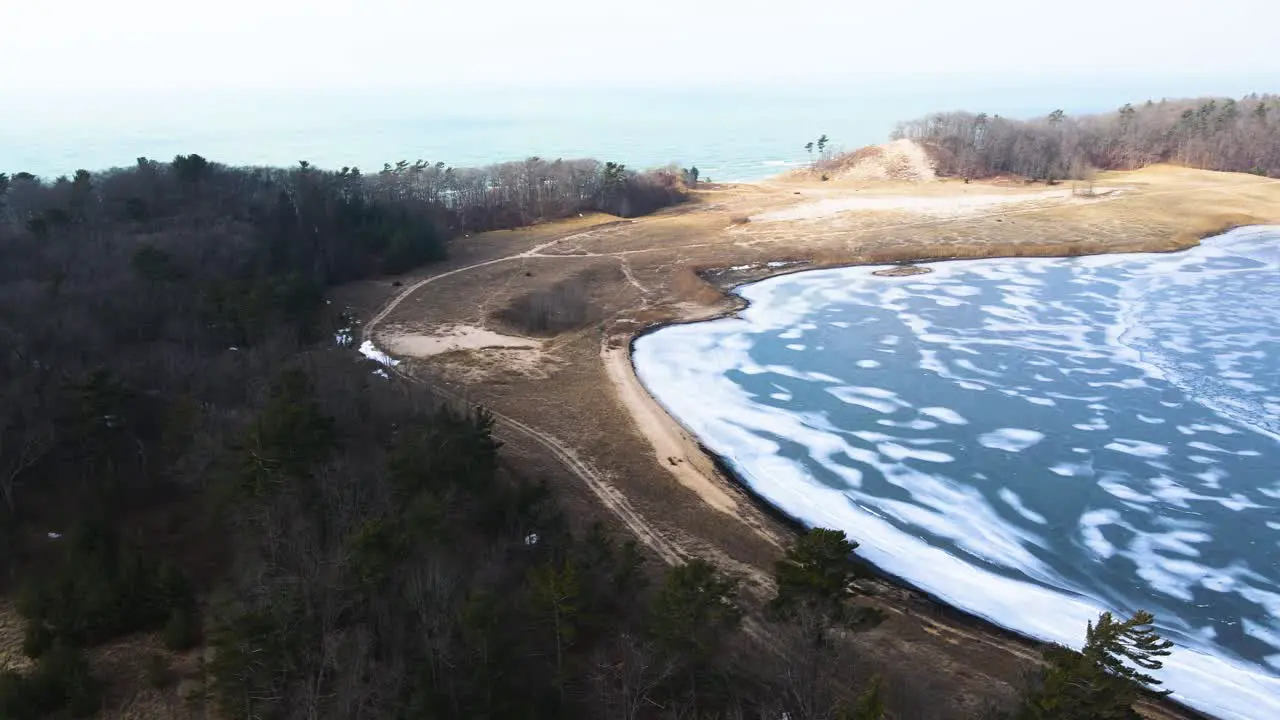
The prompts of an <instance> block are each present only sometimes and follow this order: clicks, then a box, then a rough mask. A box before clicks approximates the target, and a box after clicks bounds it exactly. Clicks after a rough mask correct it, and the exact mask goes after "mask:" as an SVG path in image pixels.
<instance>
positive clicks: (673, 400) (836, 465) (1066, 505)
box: [635, 228, 1280, 718]
mask: <svg viewBox="0 0 1280 720" xmlns="http://www.w3.org/2000/svg"><path fill="white" fill-rule="evenodd" d="M933 268H934V272H932V273H930V274H927V275H920V276H913V277H899V278H889V277H876V276H873V275H871V272H872V271H873V270H874V269H875V268H867V267H861V268H846V269H839V270H828V271H812V272H805V273H799V274H795V275H789V276H784V277H779V278H774V279H771V280H766V281H764V282H761V283H757V284H754V285H751V286H747V287H745V288H743V289H741V290H740V292H741V294H742V295H743V296H744V297H746V298H747V299H748V300H749V301H750V302H751V303H752V305H751V307H750V308H748V309H747V310H746V311H744V312H743V313H742V315H741V317H739V318H727V319H722V320H716V321H712V322H708V323H702V324H698V325H687V326H674V327H670V328H666V329H663V330H661V331H658V332H656V333H653V334H651V335H648V336H645V337H643V338H641V339H640V340H638V341H637V343H636V348H635V361H636V367H637V370H638V372H639V374H640V376H641V379H642V380H643V381H644V382H645V384H646V386H647V387H648V388H649V389H650V391H651V392H653V393H654V395H655V396H656V397H657V398H658V399H659V400H660V401H661V402H662V403H663V404H664V405H666V407H667V408H668V409H669V410H670V411H671V412H672V414H673V415H674V416H675V417H677V418H678V419H679V420H681V421H682V422H683V423H685V424H686V425H687V426H688V427H689V428H690V429H691V430H692V431H694V432H695V433H697V434H698V435H699V437H700V438H701V439H702V440H703V441H704V442H705V443H706V444H707V445H708V446H709V447H710V448H712V449H713V450H715V451H716V452H719V453H721V454H722V455H723V456H724V457H725V458H726V459H727V460H728V461H729V462H730V463H731V464H732V465H733V466H734V467H735V468H736V469H737V470H738V471H739V472H741V473H742V475H743V477H744V480H745V481H746V482H748V483H749V484H751V485H752V486H753V487H754V488H755V489H756V490H757V491H758V492H759V493H760V494H761V495H762V496H763V497H765V498H766V499H767V500H769V501H770V502H771V503H774V504H775V505H777V506H778V507H780V508H781V509H782V510H784V511H786V512H788V513H789V514H791V515H793V516H796V517H798V518H800V519H801V520H803V521H805V522H807V523H810V524H815V525H827V526H836V527H841V528H842V529H845V530H846V531H847V532H848V533H849V534H850V535H851V536H852V537H853V538H854V539H857V540H859V541H860V542H861V543H862V553H863V554H864V555H865V556H867V557H868V558H869V559H871V560H872V561H874V562H876V563H878V564H880V565H881V566H883V567H884V568H885V569H887V570H889V571H891V572H893V573H895V574H898V575H900V576H902V577H904V578H906V579H907V580H909V581H911V582H913V583H916V584H918V585H920V586H922V587H924V588H925V589H928V590H930V591H932V592H935V593H936V594H938V595H939V596H941V597H943V598H944V599H947V600H948V601H950V602H952V603H954V604H956V605H958V606H960V607H963V608H965V609H968V610H970V611H973V612H975V613H978V614H980V615H983V616H986V617H988V618H990V619H992V620H994V621H996V622H998V623H1001V624H1003V625H1006V626H1008V627H1011V628H1013V629H1016V630H1020V631H1023V632H1027V633H1030V634H1032V635H1036V636H1038V637H1042V638H1045V639H1049V640H1054V641H1058V642H1063V643H1068V644H1078V643H1079V642H1081V641H1082V639H1083V634H1084V624H1085V622H1087V620H1088V619H1090V617H1092V616H1093V615H1095V614H1096V612H1098V611H1100V610H1102V609H1110V610H1116V611H1119V612H1128V611H1132V610H1134V609H1137V608H1145V609H1148V610H1151V611H1152V612H1154V613H1155V614H1156V615H1157V617H1158V618H1159V621H1160V627H1161V630H1162V631H1163V632H1164V633H1165V634H1166V635H1167V636H1168V637H1170V638H1171V639H1173V640H1174V641H1175V642H1177V643H1178V651H1177V652H1176V653H1175V655H1174V657H1172V658H1171V659H1170V661H1169V662H1168V664H1167V667H1166V669H1165V671H1164V672H1163V677H1164V678H1165V680H1166V681H1167V683H1168V685H1169V686H1170V687H1171V688H1172V689H1174V690H1175V692H1176V693H1177V695H1178V696H1179V697H1180V698H1182V699H1183V700H1185V701H1187V702H1189V703H1190V704H1192V705H1195V706H1197V707H1201V708H1203V709H1206V710H1209V711H1211V712H1214V713H1215V714H1219V715H1221V716H1223V717H1241V718H1246V717H1280V473H1278V472H1277V468H1280V228H1247V229H1242V230H1238V231H1234V232H1232V233H1229V234H1227V235H1225V236H1222V237H1219V238H1213V239H1211V240H1209V241H1206V243H1205V245H1204V246H1202V247H1200V248H1196V249H1193V250H1190V251H1187V252H1183V253H1176V254H1169V255H1118V256H1105V257H1098V258H1074V259H1047V260H1046V259H1040V260H1028V259H1016V260H983V261H957V262H950V263H941V264H936V265H934V266H933Z"/></svg>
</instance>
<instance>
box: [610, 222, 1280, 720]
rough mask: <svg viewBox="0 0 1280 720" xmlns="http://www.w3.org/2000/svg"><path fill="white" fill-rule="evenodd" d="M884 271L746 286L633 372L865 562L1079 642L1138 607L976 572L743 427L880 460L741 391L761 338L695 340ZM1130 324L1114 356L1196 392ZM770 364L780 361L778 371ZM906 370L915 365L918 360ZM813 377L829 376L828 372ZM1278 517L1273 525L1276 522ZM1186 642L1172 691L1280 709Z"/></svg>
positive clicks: (825, 455) (967, 605)
mask: <svg viewBox="0 0 1280 720" xmlns="http://www.w3.org/2000/svg"><path fill="white" fill-rule="evenodd" d="M1277 231H1280V228H1275V227H1267V228H1245V229H1241V230H1237V231H1233V232H1232V233H1228V234H1226V235H1224V236H1220V237H1219V238H1215V239H1211V240H1209V241H1206V244H1205V245H1204V246H1202V247H1200V248H1194V249H1192V250H1188V251H1185V252H1183V253H1178V254H1174V255H1109V256H1094V257H1087V258H1075V259H1072V262H1076V263H1079V264H1080V265H1081V266H1085V267H1095V268H1096V267H1103V266H1107V265H1110V264H1115V263H1122V262H1133V261H1135V259H1140V260H1142V261H1143V262H1149V263H1150V264H1151V265H1152V266H1153V267H1154V268H1156V269H1157V270H1159V271H1162V272H1169V273H1176V272H1177V270H1178V267H1179V264H1180V263H1184V262H1191V261H1203V260H1205V259H1206V258H1208V259H1212V258H1214V257H1215V256H1216V254H1220V253H1223V252H1225V251H1224V249H1223V248H1224V247H1225V246H1227V245H1230V244H1232V243H1238V242H1248V241H1249V240H1250V239H1251V238H1257V237H1259V236H1263V235H1267V236H1270V237H1272V238H1274V237H1275V234H1276V233H1277ZM1061 262H1064V261H1063V260H1062V259H1016V260H1007V259H1006V260H975V261H952V262H948V263H940V264H937V265H935V266H933V267H934V268H935V269H936V271H937V272H938V273H943V274H945V273H948V272H958V271H961V269H963V270H971V269H973V268H975V267H982V266H983V264H984V263H986V264H987V266H991V265H992V264H996V263H1001V264H1010V263H1019V264H1025V265H1023V266H1025V267H1033V266H1043V265H1044V264H1049V263H1061ZM1272 262H1274V261H1272ZM876 269H879V268H877V267H872V266H861V267H856V268H847V269H843V270H815V271H810V272H804V273H799V274H795V275H787V276H783V277H778V278H772V279H769V280H765V281H762V282H760V283H756V284H753V285H749V286H746V287H744V288H740V289H739V291H738V292H739V294H740V295H742V296H743V297H744V298H746V299H747V300H748V301H750V302H751V306H750V307H749V308H748V309H747V310H745V311H744V312H743V313H742V314H741V316H740V317H737V318H722V319H719V320H712V321H709V322H706V323H698V324H693V325H675V326H670V327H667V328H663V329H661V330H658V331H656V332H654V333H650V334H648V335H645V336H642V337H640V338H638V339H637V340H636V342H635V346H634V362H635V369H636V373H637V375H638V376H639V377H640V379H641V381H642V382H643V383H644V385H645V387H646V388H647V389H648V390H649V392H650V393H651V394H652V395H653V396H654V397H655V398H656V399H657V400H658V401H659V402H660V403H662V405H663V406H664V407H666V409H667V410H668V412H669V413H670V414H671V415H672V416H673V417H675V418H676V419H677V420H678V421H680V422H681V423H682V424H683V425H684V426H685V427H686V428H687V429H688V430H690V431H691V432H692V433H693V434H695V435H696V436H697V437H698V438H699V439H700V440H701V441H702V442H703V443H704V444H705V446H706V447H708V448H709V449H710V450H711V451H712V452H715V453H716V454H718V455H719V456H721V457H722V458H723V459H724V460H725V461H726V462H727V463H728V464H729V466H731V467H732V468H733V469H734V470H735V472H737V473H738V475H739V476H740V477H741V479H742V481H743V482H744V483H745V484H747V485H748V486H750V487H751V488H752V490H753V491H754V492H756V493H757V494H759V495H760V496H761V497H763V498H764V499H766V500H767V501H768V502H769V503H770V504H772V505H774V506H775V507H777V508H778V509H780V510H781V511H783V512H784V513H786V514H788V515H790V516H792V517H794V518H796V519H798V520H800V521H801V522H803V523H804V524H806V525H809V526H826V527H835V528H840V529H844V530H846V531H847V532H848V533H849V534H850V536H851V537H852V538H853V539H855V540H857V541H858V542H859V543H861V547H860V549H859V554H860V555H861V556H862V557H864V558H866V559H867V560H869V561H871V562H873V563H875V564H876V565H877V566H879V567H880V568H882V569H884V570H885V571H887V572H889V573H891V574H893V575H896V576H899V577H901V578H903V579H904V580H906V581H908V582H910V583H911V584H913V585H916V586H918V587H920V588H921V589H922V590H924V591H926V592H929V593H931V594H933V595H935V596H936V597H938V598H940V599H941V600H943V601H945V602H948V603H950V604H952V605H954V606H956V607H958V608H960V609H963V610H965V611H968V612H970V613H973V614H975V615H977V616H979V617H982V618H984V619H987V620H989V621H991V622H993V623H995V624H997V625H1000V626H1003V627H1006V628H1009V629H1011V630H1014V631H1017V632H1020V633H1024V634H1027V635H1030V636H1033V637H1036V638H1039V639H1042V640H1047V641H1052V642H1057V643H1061V644H1064V645H1069V646H1075V647H1078V646H1079V645H1080V644H1081V642H1082V641H1083V636H1084V629H1085V626H1086V623H1088V622H1089V621H1090V620H1093V619H1095V618H1096V617H1097V615H1098V613H1099V612H1101V611H1103V610H1114V611H1125V610H1132V609H1133V608H1115V607H1105V606H1104V604H1103V603H1102V602H1100V601H1099V600H1097V599H1094V598H1090V597H1087V596H1086V595H1084V594H1081V593H1078V592H1076V591H1075V590H1074V589H1069V588H1067V587H1063V588H1062V589H1050V588H1048V587H1044V586H1042V585H1037V584H1035V583H1032V582H1026V581H1023V580H1019V579H1015V578H1010V577H1005V576H1002V575H999V574H997V573H995V572H992V571H990V570H987V569H984V568H981V567H977V566H975V565H973V564H971V563H969V562H966V561H964V560H962V559H960V558H958V557H956V556H953V555H951V554H949V553H948V552H946V551H944V550H943V549H941V548H937V547H934V546H931V545H929V544H928V543H926V542H925V541H923V540H921V539H920V538H918V537H916V536H915V535H912V534H910V533H908V532H905V531H903V530H901V529H899V528H897V527H895V526H894V525H893V524H892V523H890V522H889V521H888V520H887V519H885V518H884V517H882V516H880V515H879V514H877V512H876V511H875V510H874V509H871V508H868V507H864V506H862V505H859V504H858V503H856V502H854V501H853V500H852V499H851V498H850V497H849V496H848V495H846V493H845V492H843V491H841V490H838V489H835V488H832V487H829V486H827V485H824V484H822V483H821V482H819V481H818V480H817V479H816V478H814V477H813V476H812V475H811V474H810V473H809V471H808V470H806V469H805V467H804V465H803V464H802V463H801V462H799V461H797V460H793V459H790V458H787V457H784V456H782V455H780V454H779V453H778V452H777V450H778V447H777V446H776V444H775V443H773V442H771V441H769V440H767V439H766V438H763V437H761V436H760V435H759V434H756V433H753V432H751V430H749V429H746V428H751V429H760V430H763V431H764V432H767V433H768V434H771V435H774V436H776V437H779V438H785V439H787V440H788V441H790V442H795V443H798V444H800V445H801V446H803V447H804V448H806V450H807V452H808V454H809V455H810V457H811V458H812V459H813V460H814V461H816V462H819V463H821V464H822V465H823V466H824V468H825V469H827V470H831V471H832V472H834V473H835V474H837V475H844V476H847V475H849V474H850V473H856V471H854V470H852V469H851V468H850V467H848V466H846V465H843V464H838V463H834V462H830V458H832V457H833V456H834V455H837V454H840V453H848V454H849V455H850V456H852V457H854V459H855V460H858V461H859V462H863V463H867V464H871V465H874V464H875V463H876V462H877V459H876V458H875V457H869V456H867V454H865V453H862V454H859V453H857V452H856V451H855V452H849V451H850V447H849V446H848V444H847V443H846V442H845V441H844V440H843V439H842V438H840V437H839V436H838V435H836V434H834V433H830V432H826V431H824V428H823V423H824V422H825V419H824V418H821V417H813V416H812V415H810V416H804V415H803V414H800V413H792V412H786V411H779V410H777V409H775V408H771V407H768V406H765V405H762V404H760V403H758V402H757V401H756V400H754V399H753V398H752V397H751V396H750V395H749V394H748V393H747V392H746V391H745V390H744V389H743V388H741V387H740V386H738V385H737V384H736V383H734V382H733V381H732V380H730V379H728V378H726V377H725V376H724V371H725V370H730V369H738V370H743V371H744V372H747V371H750V368H749V367H748V366H750V365H751V364H753V363H752V361H751V360H750V359H749V357H748V354H747V351H748V350H749V349H750V343H737V344H736V345H735V344H732V343H730V344H724V343H722V344H720V345H717V346H716V347H715V348H714V351H712V352H708V347H705V346H704V345H705V343H701V344H700V343H699V342H698V341H697V339H698V338H699V336H704V335H706V334H709V333H715V332H718V331H723V330H724V329H725V328H734V327H736V328H745V327H748V326H751V325H752V324H753V323H757V324H762V325H768V326H769V327H770V328H771V329H777V328H782V327H786V326H787V323H789V322H794V321H795V319H796V318H797V317H799V316H800V315H801V314H803V312H804V310H806V309H807V308H805V307H797V306H795V303H790V306H788V305H789V304H788V303H780V302H771V301H776V300H777V298H773V297H771V296H772V295H773V290H775V289H776V288H777V287H779V286H781V285H782V284H784V283H804V282H806V277H807V276H813V275H817V274H820V273H822V274H832V273H834V274H841V273H843V274H844V275H842V276H841V277H842V279H843V280H844V281H846V282H849V283H854V282H881V283H884V282H893V281H891V280H890V281H887V280H885V279H880V278H871V276H870V274H869V273H870V272H871V271H874V270H876ZM899 282H901V281H899ZM907 282H910V280H907ZM884 287H889V286H888V285H885V286H884ZM1125 323H1126V316H1125V315H1124V314H1123V313H1122V316H1121V317H1120V318H1119V319H1118V322H1117V324H1116V326H1115V327H1112V328H1108V330H1107V333H1106V337H1107V343H1108V344H1109V345H1111V346H1112V347H1111V348H1110V350H1111V351H1112V353H1113V355H1114V357H1115V358H1116V360H1117V361H1123V362H1125V363H1127V364H1129V365H1132V366H1138V367H1141V368H1143V369H1144V371H1145V372H1146V373H1147V375H1148V376H1149V377H1152V378H1159V379H1161V380H1164V381H1166V382H1169V383H1171V384H1173V385H1175V386H1179V387H1180V388H1181V389H1183V390H1184V391H1185V390H1186V388H1185V387H1182V386H1180V385H1179V379H1178V378H1176V377H1170V373H1169V371H1168V369H1167V368H1165V367H1161V366H1159V365H1157V364H1154V363H1153V362H1151V359H1150V358H1144V357H1143V352H1142V351H1139V350H1136V349H1134V348H1133V347H1131V346H1128V345H1126V344H1125V335H1126V334H1128V333H1130V332H1131V331H1132V327H1131V326H1128V325H1126V324H1125ZM721 334H722V335H728V334H731V333H728V332H722V333H721ZM798 347H801V348H803V346H798ZM860 367H868V366H865V365H863V366H860ZM744 368H745V369H744ZM767 369H768V370H769V371H778V370H779V368H778V367H776V366H770V367H769V368H767ZM759 371H760V368H756V369H755V372H759ZM904 371H905V370H904ZM909 371H910V372H918V370H917V369H916V368H914V367H913V368H910V370H909ZM793 372H794V371H793ZM808 379H811V380H818V381H821V382H826V381H827V380H825V379H823V378H821V377H811V378H808ZM831 380H836V379H835V378H831ZM839 382H843V381H839ZM853 390H854V395H858V392H857V389H856V388H855V389H853ZM864 390H865V389H864ZM1188 394H1189V393H1188ZM776 399H779V400H785V399H788V396H787V395H786V393H781V394H780V396H778V397H777V398H776ZM1193 399H1194V400H1195V401H1196V402H1198V403H1200V404H1201V405H1204V406H1205V407H1208V408H1210V409H1211V410H1213V411H1214V412H1216V413H1218V414H1219V415H1222V416H1223V417H1224V419H1231V420H1233V421H1235V422H1237V423H1239V422H1243V421H1247V420H1248V419H1249V418H1247V417H1243V416H1242V415H1241V412H1240V410H1241V409H1240V408H1239V407H1235V406H1223V404H1222V403H1216V406H1215V402H1214V401H1213V400H1212V399H1211V398H1193ZM890 400H891V399H890ZM849 401H852V402H856V403H858V404H872V405H874V404H875V403H878V402H885V401H886V399H885V398H879V397H875V396H867V395H866V394H865V393H863V394H862V395H861V396H858V397H851V398H850V399H849ZM924 410H933V411H935V413H934V415H935V416H936V417H935V419H937V420H939V421H941V422H944V423H956V422H963V421H964V419H963V417H961V416H960V415H959V414H958V413H956V412H955V411H954V410H949V409H946V408H924ZM729 418H732V420H729ZM1250 429H1252V430H1254V431H1256V432H1258V433H1260V434H1263V435H1267V436H1269V437H1271V438H1272V439H1273V440H1274V439H1275V435H1274V432H1273V431H1272V430H1271V429H1269V428H1268V427H1264V426H1258V425H1256V423H1255V424H1252V425H1251V427H1250ZM1006 430H1011V432H994V433H989V434H988V436H985V441H984V442H983V443H982V444H984V445H988V443H990V445H988V446H989V447H1001V446H1003V447H1004V449H1012V448H1022V447H1026V446H1029V445H1030V444H1034V443H1035V442H1037V441H1038V438H1037V437H1036V436H1035V435H1036V433H1034V432H1033V431H1019V430H1017V429H1006ZM1112 444H1115V443H1114V442H1113V443H1112ZM1144 449H1147V448H1144V447H1142V446H1139V445H1121V446H1120V447H1119V450H1120V451H1125V452H1129V453H1130V454H1141V453H1142V452H1143V451H1144ZM1054 467H1058V466H1054ZM1044 470H1045V472H1046V474H1048V473H1050V472H1056V471H1054V470H1052V469H1051V468H1049V467H1046V468H1044ZM1015 509H1016V508H1015ZM956 514H957V516H959V515H963V514H964V513H963V512H961V511H960V509H959V508H958V509H957V513H956ZM981 519H982V518H979V521H981ZM954 522H957V523H960V522H966V523H971V522H973V520H971V519H969V518H962V517H956V518H954ZM1268 526H1269V527H1272V526H1271V525H1270V523H1268ZM1277 527H1280V526H1277ZM1273 529H1274V528H1273ZM979 530H981V529H980V528H979ZM1019 550H1020V548H1017V547H1012V548H1010V547H993V548H992V553H993V555H995V556H998V557H999V559H1000V560H1001V561H1004V562H1006V563H1017V562H1018V558H1019V557H1020V556H1019V552H1018V551H1019ZM1016 569H1018V570H1021V571H1023V572H1025V573H1026V575H1027V576H1028V577H1029V578H1035V579H1036V580H1040V581H1046V582H1047V583H1048V584H1053V581H1054V580H1055V578H1053V577H1051V576H1049V577H1046V576H1045V575H1044V574H1043V573H1042V571H1041V570H1040V569H1039V568H1037V567H1036V566H1035V563H1034V562H1031V563H1027V564H1026V565H1024V566H1022V567H1017V568H1016ZM1270 611H1271V613H1272V615H1273V617H1274V616H1275V615H1276V614H1277V613H1280V607H1276V608H1270ZM1264 631H1265V629H1264ZM1177 640H1178V643H1179V644H1178V647H1177V648H1176V649H1175V653H1174V654H1173V655H1172V656H1171V657H1170V658H1168V659H1167V660H1166V663H1165V667H1164V669H1163V670H1162V671H1161V672H1159V673H1158V676H1159V677H1160V678H1161V679H1162V680H1163V681H1164V682H1165V685H1166V686H1167V687H1169V688H1171V689H1173V690H1174V697H1175V698H1176V699H1178V700H1179V701H1181V702H1184V703H1186V704H1187V705H1189V706H1191V707H1194V708H1197V709H1199V710H1202V711H1204V712H1208V713H1211V714H1214V715H1217V716H1219V717H1222V718H1231V719H1233V720H1234V719H1241V720H1259V719H1261V718H1272V717H1280V677H1277V676H1276V675H1274V674H1271V673H1268V672H1267V671H1266V670H1265V668H1263V667H1262V666H1259V665H1252V664H1249V663H1244V662H1240V661H1237V660H1235V659H1231V658H1226V657H1221V656H1218V655H1215V654H1213V653H1212V649H1213V648H1212V646H1211V645H1210V644H1208V643H1201V644H1197V643H1195V641H1194V638H1186V637H1179V638H1177Z"/></svg>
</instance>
